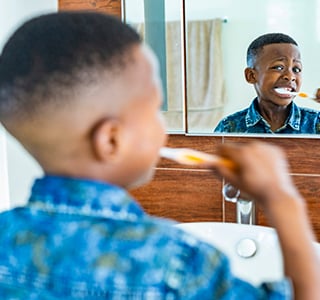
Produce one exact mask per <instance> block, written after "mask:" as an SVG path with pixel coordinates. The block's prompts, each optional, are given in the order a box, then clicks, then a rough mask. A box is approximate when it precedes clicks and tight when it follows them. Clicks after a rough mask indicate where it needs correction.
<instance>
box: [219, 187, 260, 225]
mask: <svg viewBox="0 0 320 300" xmlns="http://www.w3.org/2000/svg"><path fill="white" fill-rule="evenodd" d="M222 194H223V197H224V199H225V200H226V201H229V202H233V203H235V204H236V217H237V223H238V224H250V225H254V224H256V208H255V203H254V201H252V200H246V199H241V198H239V196H240V190H238V189H237V188H235V187H234V186H232V185H231V184H229V183H227V184H225V185H224V186H223V188H222Z"/></svg>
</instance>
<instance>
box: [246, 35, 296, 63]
mask: <svg viewBox="0 0 320 300" xmlns="http://www.w3.org/2000/svg"><path fill="white" fill-rule="evenodd" d="M271 44H292V45H296V46H298V44H297V42H296V41H295V40H294V39H293V38H291V37H290V36H288V35H286V34H283V33H267V34H263V35H261V36H259V37H257V38H256V39H255V40H253V41H252V42H251V44H250V45H249V47H248V49H247V66H248V67H250V68H253V67H254V66H255V63H256V59H257V57H258V56H259V53H260V52H261V51H262V50H263V47H264V46H267V45H271Z"/></svg>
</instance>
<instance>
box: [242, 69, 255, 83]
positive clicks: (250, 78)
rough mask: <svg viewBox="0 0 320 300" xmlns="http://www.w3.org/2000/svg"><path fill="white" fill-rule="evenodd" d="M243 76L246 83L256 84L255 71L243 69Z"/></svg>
mask: <svg viewBox="0 0 320 300" xmlns="http://www.w3.org/2000/svg"><path fill="white" fill-rule="evenodd" d="M244 76H245V78H246V80H247V82H248V83H256V82H257V79H256V70H255V69H253V68H245V70H244Z"/></svg>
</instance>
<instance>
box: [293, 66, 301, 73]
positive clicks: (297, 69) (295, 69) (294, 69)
mask: <svg viewBox="0 0 320 300" xmlns="http://www.w3.org/2000/svg"><path fill="white" fill-rule="evenodd" d="M292 70H293V72H294V73H300V72H301V71H302V70H301V69H300V68H298V67H294V68H292Z"/></svg>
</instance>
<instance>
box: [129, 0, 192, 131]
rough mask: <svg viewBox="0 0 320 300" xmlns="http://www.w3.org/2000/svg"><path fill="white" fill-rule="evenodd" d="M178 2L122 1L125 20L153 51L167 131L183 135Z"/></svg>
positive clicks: (181, 53)
mask: <svg viewBox="0 0 320 300" xmlns="http://www.w3.org/2000/svg"><path fill="white" fill-rule="evenodd" d="M181 3H182V1H181V0H156V1H155V0H127V1H123V12H124V16H123V18H124V21H125V22H126V23H127V24H130V25H131V26H133V27H134V28H136V29H137V31H138V32H139V33H140V35H141V36H142V37H143V39H144V40H145V42H146V43H147V44H148V45H149V46H150V47H151V48H152V49H153V51H154V52H155V54H156V55H157V57H158V60H159V63H160V72H161V74H160V75H161V79H162V83H163V94H164V95H163V98H164V101H163V106H162V112H163V115H164V118H165V120H166V123H167V128H168V130H169V131H170V132H185V131H186V121H185V115H186V113H185V105H184V103H185V100H184V99H185V96H184V94H185V91H184V86H185V85H184V73H185V71H184V70H183V69H184V65H185V64H184V62H183V51H184V49H183V47H182V44H183V34H182V19H181V12H182V6H181Z"/></svg>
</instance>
